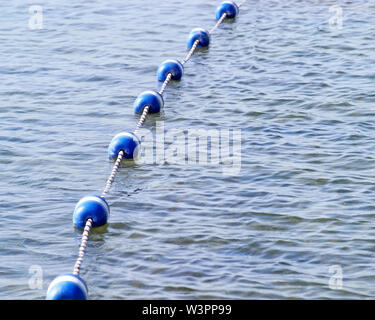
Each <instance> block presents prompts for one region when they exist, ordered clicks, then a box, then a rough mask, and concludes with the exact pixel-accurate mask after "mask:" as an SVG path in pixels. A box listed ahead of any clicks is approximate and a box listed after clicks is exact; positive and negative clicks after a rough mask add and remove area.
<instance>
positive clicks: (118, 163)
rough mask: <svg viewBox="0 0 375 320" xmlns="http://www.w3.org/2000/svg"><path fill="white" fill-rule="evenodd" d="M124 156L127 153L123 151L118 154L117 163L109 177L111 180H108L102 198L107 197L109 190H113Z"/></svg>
mask: <svg viewBox="0 0 375 320" xmlns="http://www.w3.org/2000/svg"><path fill="white" fill-rule="evenodd" d="M124 154H125V153H124V151H122V150H121V151H120V152H119V153H118V155H117V159H116V162H115V164H114V165H113V169H112V172H111V174H110V176H109V178H108V180H107V182H106V184H105V188H104V190H103V193H102V195H101V197H102V198H104V197H105V196H106V194H107V193H108V191H109V189H111V186H112V183H113V181H114V180H115V177H116V174H117V171H118V170H119V168H120V164H121V161H122V158H123V157H124Z"/></svg>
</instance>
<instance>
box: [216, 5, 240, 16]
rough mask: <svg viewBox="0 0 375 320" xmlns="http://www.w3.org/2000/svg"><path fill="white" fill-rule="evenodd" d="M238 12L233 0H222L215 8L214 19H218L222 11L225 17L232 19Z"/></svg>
mask: <svg viewBox="0 0 375 320" xmlns="http://www.w3.org/2000/svg"><path fill="white" fill-rule="evenodd" d="M238 12H239V8H238V6H237V4H236V3H234V2H233V1H224V2H222V3H221V4H220V5H219V6H218V7H217V9H216V12H215V14H216V20H219V19H220V18H221V17H222V15H223V14H224V13H226V14H227V16H226V17H225V18H228V19H234V18H235V17H236V16H237V14H238Z"/></svg>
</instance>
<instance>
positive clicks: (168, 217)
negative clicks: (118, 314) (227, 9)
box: [0, 0, 375, 299]
mask: <svg viewBox="0 0 375 320" xmlns="http://www.w3.org/2000/svg"><path fill="white" fill-rule="evenodd" d="M335 3H336V2H334V1H308V0H300V1H297V0H290V1H266V0H258V1H255V0H249V1H248V2H247V3H246V4H244V5H243V7H242V8H241V12H240V16H239V17H238V19H237V20H236V21H235V22H234V23H224V24H223V25H222V26H221V27H220V28H219V29H218V30H217V31H216V32H215V33H214V35H213V38H212V45H211V47H210V49H209V50H205V51H200V52H197V53H196V54H195V55H194V56H193V58H192V60H191V61H189V62H188V63H187V64H186V68H185V76H184V78H183V80H182V81H181V82H178V83H176V82H175V83H172V84H171V85H170V86H168V88H167V90H166V93H165V100H166V103H165V108H164V112H163V113H162V114H161V115H160V116H159V117H152V118H150V119H148V120H147V121H146V124H145V128H148V129H152V128H154V127H155V122H156V121H157V120H163V121H165V123H164V125H165V130H166V131H168V130H172V129H181V130H185V129H192V130H195V129H208V128H210V129H229V128H231V129H237V130H241V132H242V153H241V171H240V174H239V175H238V176H225V175H223V174H222V168H221V167H212V166H199V165H178V164H164V165H152V164H148V165H137V164H134V163H131V162H130V163H129V162H127V163H125V164H124V165H123V168H122V169H121V171H120V173H119V175H118V176H117V179H116V183H115V185H114V186H113V188H112V189H111V192H110V194H109V196H108V198H107V199H108V202H109V203H110V205H111V217H110V222H109V224H108V226H107V227H106V228H101V229H99V230H95V231H94V232H93V233H92V234H91V236H90V241H89V245H88V249H87V252H86V256H85V260H84V263H83V265H82V272H81V275H82V277H83V278H84V279H85V280H86V282H87V284H88V287H89V294H90V298H91V299H145V298H150V299H185V298H186V299H200V298H208V299H211V298H225V299H226V298H232V299H252V298H255V299H264V298H272V299H280V298H288V299H289V298H292V299H295V298H296V299H305V298H309V299H322V298H339V299H341V298H354V299H359V298H361V299H362V298H374V297H375V259H374V250H375V220H374V219H375V205H374V199H375V198H374V194H375V147H374V141H375V132H374V126H375V120H374V119H375V111H374V110H375V109H374V107H375V93H374V89H375V86H374V81H375V69H374V65H375V54H374V52H375V41H374V35H375V1H364V2H360V1H341V2H337V3H338V4H339V5H340V8H341V9H342V26H341V29H338V28H337V27H338V25H337V24H330V23H329V21H330V18H331V17H332V16H334V14H335V13H334V12H330V11H329V9H330V7H331V6H332V5H334V4H335ZM32 4H33V3H31V2H30V1H20V0H17V1H12V2H11V3H7V4H6V5H5V4H2V8H1V18H0V40H1V46H0V57H1V63H0V101H1V107H0V212H1V219H0V241H1V247H0V298H1V299H44V297H45V292H46V289H47V287H48V284H49V283H50V281H52V279H53V278H54V277H55V276H57V275H59V274H61V273H65V272H72V269H73V265H74V263H75V259H76V256H77V251H78V246H79V241H80V231H79V230H76V229H75V228H74V227H73V225H72V211H73V208H74V206H75V204H76V203H77V201H78V200H79V199H80V198H81V197H83V196H85V195H87V194H100V193H101V191H102V190H103V187H104V183H105V180H106V179H107V177H108V174H109V173H110V170H111V166H112V164H111V163H110V162H109V161H108V159H107V146H108V143H109V142H110V140H111V139H112V137H113V136H114V135H115V134H116V133H118V132H120V131H121V130H124V129H127V130H132V129H134V127H135V124H136V122H137V120H138V118H137V117H135V116H134V115H133V107H132V105H133V102H134V99H135V98H136V97H137V95H138V94H139V93H140V92H142V91H143V90H146V89H156V88H157V87H158V83H157V81H156V76H155V72H156V69H157V67H158V65H159V64H160V63H161V62H162V61H163V60H165V59H167V58H178V59H182V58H183V57H184V56H185V54H186V37H187V34H188V33H189V31H190V30H191V29H192V28H193V27H205V28H210V27H212V26H213V25H214V23H215V21H214V15H213V12H214V11H215V8H216V6H217V4H218V1H214V0H210V1H198V0H193V1H189V2H186V1H182V0H173V1H164V2H163V1H156V0H151V1H132V2H131V3H128V2H125V1H120V0H114V1H111V4H108V3H107V2H103V1H90V2H84V1H81V4H77V3H76V2H75V1H71V2H68V1H67V2H63V1H39V2H38V3H37V4H39V5H41V6H42V7H43V29H41V30H31V29H29V25H28V23H29V18H30V16H31V15H30V13H29V12H28V9H29V6H30V5H32ZM31 266H38V267H39V268H41V270H42V276H43V288H42V289H38V288H37V289H32V287H30V286H29V280H30V278H31V276H32V274H30V273H29V268H30V267H31ZM333 266H334V267H333ZM335 266H336V267H335ZM340 272H341V274H342V286H341V285H340V282H339V281H335V279H337V278H335V276H338V277H339V276H340ZM332 277H333V278H332ZM330 281H331V282H330ZM330 284H331V285H330Z"/></svg>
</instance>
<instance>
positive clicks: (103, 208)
mask: <svg viewBox="0 0 375 320" xmlns="http://www.w3.org/2000/svg"><path fill="white" fill-rule="evenodd" d="M109 211H110V210H109V205H108V203H107V201H105V199H104V198H102V197H99V196H86V197H84V198H82V199H81V200H80V201H79V202H78V203H77V205H76V207H75V209H74V213H73V223H74V224H75V225H76V226H77V227H78V228H83V227H84V226H85V224H86V221H87V219H89V218H91V219H92V220H93V227H99V226H103V225H105V224H106V223H107V221H108V217H109Z"/></svg>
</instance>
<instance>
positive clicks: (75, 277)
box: [46, 0, 246, 300]
mask: <svg viewBox="0 0 375 320" xmlns="http://www.w3.org/2000/svg"><path fill="white" fill-rule="evenodd" d="M245 2H246V0H243V1H242V2H241V3H240V4H239V5H237V4H236V3H235V2H233V1H223V2H222V3H221V4H220V5H219V6H218V7H217V9H216V12H215V16H216V21H217V22H216V24H215V25H214V26H213V27H212V28H211V29H210V31H207V30H206V29H203V28H195V29H193V30H192V31H191V32H190V34H189V37H188V43H187V44H188V49H189V51H188V53H187V55H186V57H185V58H184V59H183V60H182V61H181V62H180V61H178V60H166V61H164V62H163V63H162V64H161V65H160V67H159V68H158V71H157V78H158V80H159V81H160V82H162V86H161V88H160V90H159V91H153V90H148V91H145V92H142V93H141V94H140V95H139V96H138V98H137V99H136V100H135V101H134V112H135V114H137V115H140V119H139V121H138V123H137V126H136V128H135V130H134V131H133V132H131V131H123V132H120V133H119V134H117V135H116V136H115V137H114V138H113V139H112V141H111V143H110V145H109V147H108V156H109V158H110V159H112V160H114V161H115V163H114V165H113V168H112V171H111V174H110V176H109V177H108V179H107V181H106V184H105V187H104V190H103V193H102V194H101V196H97V195H89V196H86V197H83V198H82V199H81V200H80V201H79V202H78V203H77V205H76V207H75V209H74V212H73V222H74V225H76V226H77V227H78V228H83V232H82V238H81V243H80V246H79V251H78V258H77V260H76V263H75V265H74V268H73V273H68V274H62V275H60V276H58V277H56V278H55V279H54V280H53V281H52V282H51V284H50V286H49V287H48V290H47V296H46V299H48V300H51V299H53V300H64V299H69V300H83V299H87V295H88V289H87V286H86V283H85V281H84V280H83V279H82V278H81V277H80V276H79V273H80V268H81V265H82V262H83V258H84V255H85V251H86V247H87V243H88V239H89V234H90V231H91V229H92V228H95V227H99V226H103V225H105V224H107V223H108V217H109V214H110V207H109V205H108V203H107V201H106V199H105V197H106V195H107V193H108V192H109V190H110V188H111V186H112V185H113V182H114V180H115V177H116V174H117V173H118V171H119V169H120V165H121V161H122V160H124V159H135V158H136V157H137V154H138V153H139V148H138V147H139V145H140V143H141V142H140V140H139V138H138V137H137V135H136V133H137V131H138V130H139V129H140V128H141V127H142V125H143V124H144V122H145V120H146V117H147V115H148V114H157V113H159V112H160V111H161V109H162V108H163V106H164V97H163V93H164V91H165V89H166V88H167V85H168V84H169V83H170V81H171V80H180V79H181V77H182V75H183V71H184V65H185V63H186V62H187V61H189V60H190V58H191V57H192V55H193V54H194V52H195V50H196V49H197V48H207V47H208V46H209V44H210V35H211V34H212V33H213V32H214V31H215V30H216V29H217V28H218V27H219V25H220V24H221V23H222V22H223V21H224V20H225V19H227V18H228V19H234V18H235V17H236V16H237V15H238V13H239V7H240V6H242V5H243V4H244V3H245Z"/></svg>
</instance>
